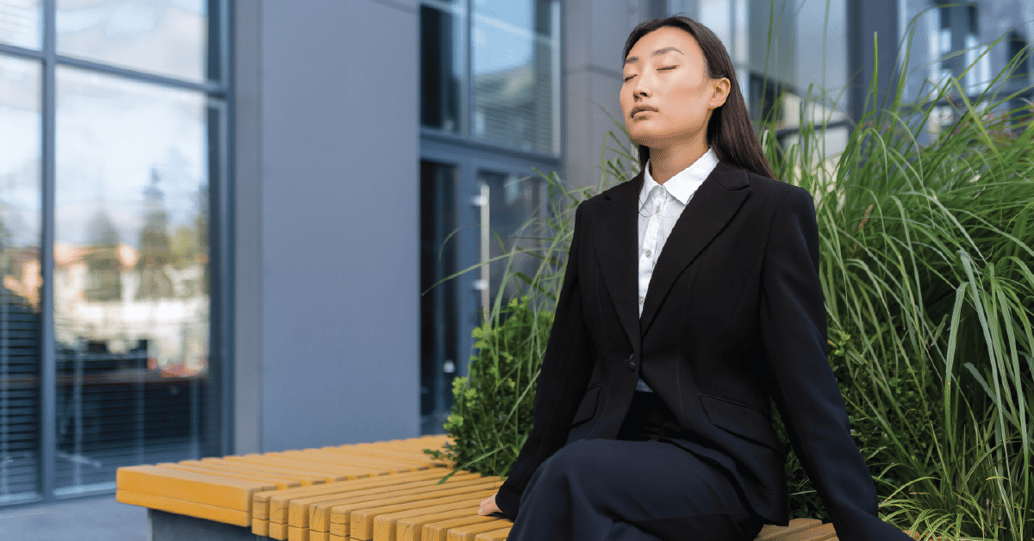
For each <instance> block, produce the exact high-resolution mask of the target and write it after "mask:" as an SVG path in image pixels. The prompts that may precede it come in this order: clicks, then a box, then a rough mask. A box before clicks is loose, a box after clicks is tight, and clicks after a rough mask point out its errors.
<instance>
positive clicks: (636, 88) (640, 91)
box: [632, 73, 651, 100]
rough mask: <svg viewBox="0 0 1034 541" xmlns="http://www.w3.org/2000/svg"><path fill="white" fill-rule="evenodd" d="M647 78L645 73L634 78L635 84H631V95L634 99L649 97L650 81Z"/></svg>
mask: <svg viewBox="0 0 1034 541" xmlns="http://www.w3.org/2000/svg"><path fill="white" fill-rule="evenodd" d="M646 79H647V74H645V73H643V74H640V75H639V76H638V77H636V78H635V84H634V85H633V86H632V97H633V98H635V99H637V100H638V99H642V98H648V97H650V92H651V91H650V83H649V81H647V80H646Z"/></svg>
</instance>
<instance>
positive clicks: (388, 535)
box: [373, 486, 499, 541]
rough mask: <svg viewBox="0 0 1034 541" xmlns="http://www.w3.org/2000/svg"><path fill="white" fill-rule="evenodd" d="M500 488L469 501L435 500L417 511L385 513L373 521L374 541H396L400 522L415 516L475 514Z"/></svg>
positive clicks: (481, 492)
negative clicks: (454, 513) (451, 513)
mask: <svg viewBox="0 0 1034 541" xmlns="http://www.w3.org/2000/svg"><path fill="white" fill-rule="evenodd" d="M498 488H499V487H498V486H495V487H491V488H489V489H488V490H482V491H480V492H473V493H470V494H469V495H468V496H469V497H468V498H467V499H464V500H459V501H454V502H444V501H440V500H437V499H436V500H434V501H429V502H427V503H428V504H429V506H428V507H421V508H417V509H407V510H405V511H396V512H394V513H384V514H380V515H377V516H376V517H374V519H373V540H374V541H395V537H396V535H395V533H396V531H397V530H396V526H397V524H398V521H399V520H401V519H403V518H409V517H414V516H428V515H430V514H434V513H439V514H440V513H442V512H443V511H455V510H466V512H467V513H474V512H475V511H476V510H477V506H478V503H480V502H481V501H482V500H484V499H485V498H487V497H489V496H491V495H492V494H495V493H496V491H497V490H498Z"/></svg>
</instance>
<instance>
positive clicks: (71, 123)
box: [0, 0, 1034, 506]
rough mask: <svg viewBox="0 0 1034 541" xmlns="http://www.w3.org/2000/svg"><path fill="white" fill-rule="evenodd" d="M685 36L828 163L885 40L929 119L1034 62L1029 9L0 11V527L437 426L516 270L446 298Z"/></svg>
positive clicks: (591, 174)
mask: <svg viewBox="0 0 1034 541" xmlns="http://www.w3.org/2000/svg"><path fill="white" fill-rule="evenodd" d="M956 4H957V3H956ZM671 13H685V14H687V15H690V16H692V17H695V18H698V19H699V20H701V21H702V22H703V23H704V24H706V25H708V26H709V27H711V28H712V29H713V30H714V31H715V32H716V33H717V34H718V36H719V37H720V38H721V39H722V40H723V42H725V44H726V45H727V47H728V49H729V51H730V54H731V56H732V58H733V61H734V64H735V67H736V69H737V74H738V78H739V80H740V84H741V89H742V90H743V92H744V95H745V96H746V97H747V100H748V104H749V105H750V107H751V111H752V113H753V114H754V115H755V116H756V117H757V118H762V117H764V118H769V119H774V120H775V121H776V122H777V127H778V130H779V131H778V136H779V137H780V140H781V141H783V142H785V143H786V144H792V142H793V140H794V137H795V132H796V129H797V128H798V127H799V124H800V119H801V115H800V114H799V109H800V104H801V103H802V101H803V100H805V99H806V98H808V97H812V98H814V97H815V96H817V95H818V96H819V97H820V99H818V100H817V101H815V100H811V102H812V103H816V104H817V105H814V106H813V109H811V110H809V114H811V115H813V116H814V117H815V118H823V119H825V120H827V121H828V123H829V129H828V130H827V133H826V138H827V143H828V148H829V152H831V153H835V152H836V151H837V149H838V148H843V144H844V143H845V142H846V137H847V133H848V130H849V129H850V127H851V125H852V122H853V121H854V120H856V119H858V118H860V116H861V115H862V114H863V113H864V111H865V110H866V107H867V105H866V98H865V90H867V84H862V82H865V83H867V82H868V77H869V75H871V74H872V72H873V71H874V70H876V69H879V70H880V72H881V73H893V72H895V71H896V70H898V69H903V68H904V66H902V65H901V64H899V63H896V62H895V57H896V56H897V55H895V54H894V53H895V52H896V51H897V48H898V46H899V44H903V43H910V45H907V47H908V48H909V51H910V63H909V67H908V69H907V70H906V74H905V84H906V89H905V95H906V96H918V95H919V93H920V92H921V90H922V87H923V84H924V82H927V84H930V83H931V82H932V83H936V82H939V81H943V80H944V77H946V76H948V75H953V76H956V77H961V78H962V80H963V81H964V83H965V85H966V89H967V91H968V92H969V91H971V92H979V91H980V89H981V88H982V86H981V85H984V86H983V88H986V84H987V79H988V76H989V75H990V74H995V73H997V72H998V71H999V70H1001V69H1002V68H1003V67H1004V66H1005V65H1006V64H1007V63H1008V62H1009V61H1010V59H1012V58H1014V57H1015V56H1016V54H1017V53H1020V52H1023V51H1029V49H1030V45H1029V44H1030V41H1031V39H1034V22H1032V21H1034V6H1032V5H1031V4H1030V2H1026V1H1025V0H981V1H976V2H963V3H962V4H961V5H955V4H952V5H948V4H947V3H938V2H934V1H933V0H866V1H862V0H836V1H834V0H829V1H827V0H777V1H776V2H774V3H773V2H770V1H768V0H624V1H613V2H611V1H607V2H599V1H596V2H593V1H589V0H566V1H562V0H516V1H514V0H507V1H503V0H305V1H286V0H248V1H232V0H0V276H2V284H0V506H2V505H11V504H19V503H28V502H38V501H52V500H55V499H60V498H66V497H75V496H79V495H87V494H96V493H103V492H106V491H111V490H112V489H113V487H114V471H115V469H116V468H117V467H119V466H123V465H129V464H139V463H154V462H160V461H167V460H181V459H187V458H196V457H201V456H210V455H220V454H227V453H248V452H269V451H277V450H283V449H290V448H304V447H315V446H324V445H339V444H344V443H351V442H358V441H369V440H381V439H391V438H403V437H412V436H417V435H420V434H423V433H434V432H441V430H442V429H441V425H442V422H443V421H444V418H445V415H447V412H448V409H449V407H450V406H451V381H452V378H454V377H456V376H457V375H461V374H463V373H464V371H465V364H466V360H467V359H468V357H469V355H470V352H471V347H472V343H473V342H472V340H471V338H470V332H471V330H472V329H473V327H474V326H475V325H476V324H477V323H478V318H479V317H480V314H481V311H482V310H483V308H484V306H485V303H486V296H487V295H488V294H489V293H491V292H493V291H495V289H496V288H498V287H499V285H500V284H499V276H500V270H501V269H499V268H498V267H497V266H494V265H487V266H484V267H481V268H478V269H476V270H474V271H470V272H465V273H462V274H460V275H459V276H455V275H457V273H460V272H461V271H464V270H465V269H469V268H471V267H475V266H477V265H478V264H479V263H481V262H483V261H486V260H488V259H490V258H492V257H495V256H497V255H499V254H500V253H502V252H501V251H502V250H504V249H507V247H508V246H510V245H511V244H508V243H509V242H513V241H510V240H507V238H508V237H509V235H511V234H512V233H513V232H515V231H516V230H517V228H518V227H519V226H520V224H522V223H523V222H524V221H525V220H527V219H528V218H530V217H532V216H534V215H535V214H536V213H537V212H542V204H543V203H544V202H545V201H546V198H547V197H548V195H547V194H546V193H545V190H544V186H543V181H542V179H541V177H540V176H538V174H537V173H536V171H539V172H544V173H548V172H554V171H555V172H558V173H559V174H560V175H561V177H562V178H563V179H565V182H566V183H567V184H568V185H569V186H571V187H579V186H589V185H595V184H597V183H598V182H599V180H600V178H601V174H602V171H601V169H600V163H601V162H600V158H601V153H602V152H603V149H604V147H605V146H606V144H607V141H608V136H607V134H608V132H620V129H621V126H620V123H619V121H618V120H617V119H619V118H620V113H619V108H618V104H617V93H618V89H619V88H620V85H621V60H622V59H621V50H622V46H623V44H624V43H623V42H624V39H625V36H626V35H627V34H628V32H629V31H630V30H631V29H632V28H633V27H634V26H635V25H636V24H637V23H639V22H640V21H642V20H646V19H649V18H653V17H657V16H663V15H666V14H671ZM888 14H893V15H895V16H889V15H888ZM911 30H914V34H912V36H913V39H912V41H911V42H905V41H903V40H904V38H905V37H906V36H908V35H909V31H911ZM874 33H876V34H877V35H878V36H879V43H880V51H881V54H880V55H879V56H878V57H877V56H875V55H873V52H872V41H873V34H874ZM1003 36H1004V39H1003V41H1002V43H1001V44H999V45H996V46H995V47H992V48H987V46H988V45H989V44H990V43H991V42H993V41H994V40H996V39H998V38H999V37H1003ZM886 44H891V45H892V47H888V48H887V49H884V46H885V45H886ZM958 51H963V54H961V55H955V56H952V55H951V53H954V52H958ZM984 52H987V54H983V53H984ZM1025 62H1026V64H1024V65H1022V66H1018V67H1017V69H1016V70H1015V71H1014V81H1013V83H1012V84H1014V85H1016V87H1017V88H1022V87H1025V86H1029V85H1030V84H1031V73H1032V69H1031V66H1032V65H1031V63H1030V59H1029V58H1028V59H1026V60H1025ZM970 66H972V68H971V69H968V70H967V68H969V67H970ZM819 89H822V90H821V91H820V90H819ZM880 93H881V96H886V95H888V93H890V90H889V87H888V88H881V89H880ZM878 98H879V96H878ZM838 145H839V147H838ZM603 155H604V156H606V155H607V154H606V153H604V154H603ZM497 236H498V239H499V241H501V244H500V243H499V242H497V240H496V239H497ZM450 277H452V278H451V279H447V278H450Z"/></svg>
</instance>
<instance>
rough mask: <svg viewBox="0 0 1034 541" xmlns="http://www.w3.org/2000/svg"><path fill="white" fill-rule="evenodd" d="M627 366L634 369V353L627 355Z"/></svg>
mask: <svg viewBox="0 0 1034 541" xmlns="http://www.w3.org/2000/svg"><path fill="white" fill-rule="evenodd" d="M628 367H629V368H631V369H632V370H635V353H633V354H631V355H629V357H628Z"/></svg>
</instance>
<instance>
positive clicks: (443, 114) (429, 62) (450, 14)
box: [420, 0, 467, 132]
mask: <svg viewBox="0 0 1034 541" xmlns="http://www.w3.org/2000/svg"><path fill="white" fill-rule="evenodd" d="M466 5H467V3H466V2H465V1H463V2H461V1H456V0H453V1H444V2H435V1H425V2H422V5H421V6H420V55H421V58H420V84H421V92H420V95H421V102H420V122H421V124H422V125H424V126H430V127H432V128H438V129H440V130H443V131H447V132H458V131H459V130H460V118H461V116H460V115H461V112H460V111H461V107H460V103H461V100H462V98H461V96H462V83H463V80H464V76H463V74H464V72H465V71H466V64H467V63H466V48H465V47H463V41H464V23H465V21H466Z"/></svg>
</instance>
